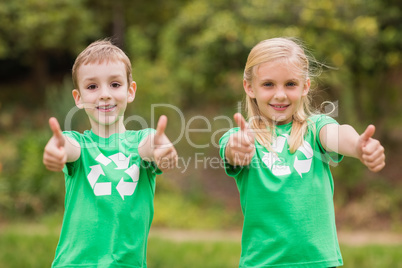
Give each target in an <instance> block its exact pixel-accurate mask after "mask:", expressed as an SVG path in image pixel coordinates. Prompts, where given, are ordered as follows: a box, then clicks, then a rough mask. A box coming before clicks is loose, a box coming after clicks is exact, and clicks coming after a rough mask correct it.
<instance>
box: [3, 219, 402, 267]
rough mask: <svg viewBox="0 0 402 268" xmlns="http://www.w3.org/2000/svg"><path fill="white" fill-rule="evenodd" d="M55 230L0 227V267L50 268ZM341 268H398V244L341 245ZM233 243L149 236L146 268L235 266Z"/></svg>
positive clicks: (401, 262) (401, 263)
mask: <svg viewBox="0 0 402 268" xmlns="http://www.w3.org/2000/svg"><path fill="white" fill-rule="evenodd" d="M58 235H59V227H57V226H54V225H49V224H47V225H44V224H16V225H7V226H2V227H0V267H2V268H21V267H29V268H36V267H37V268H43V267H50V265H51V262H52V260H53V256H54V250H55V248H56V245H57V241H58ZM341 250H342V254H343V258H344V263H345V265H344V267H345V268H391V267H392V268H402V244H400V245H365V246H359V247H356V246H347V245H341ZM239 256H240V243H238V242H236V241H184V242H183V241H172V240H169V239H165V238H160V237H156V236H152V237H150V239H149V243H148V267H149V268H170V267H175V268H181V267H183V268H184V267H186V268H187V267H192V268H198V267H200V268H201V267H203V268H215V267H216V268H226V267H237V266H238V261H239Z"/></svg>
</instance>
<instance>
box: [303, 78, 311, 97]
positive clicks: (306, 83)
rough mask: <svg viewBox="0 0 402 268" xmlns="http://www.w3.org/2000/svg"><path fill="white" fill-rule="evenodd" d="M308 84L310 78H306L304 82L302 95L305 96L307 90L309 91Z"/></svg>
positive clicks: (309, 83) (309, 84)
mask: <svg viewBox="0 0 402 268" xmlns="http://www.w3.org/2000/svg"><path fill="white" fill-rule="evenodd" d="M310 86H311V81H310V78H307V79H306V82H305V83H304V87H303V92H302V96H303V97H304V96H307V94H308V92H309V91H310Z"/></svg>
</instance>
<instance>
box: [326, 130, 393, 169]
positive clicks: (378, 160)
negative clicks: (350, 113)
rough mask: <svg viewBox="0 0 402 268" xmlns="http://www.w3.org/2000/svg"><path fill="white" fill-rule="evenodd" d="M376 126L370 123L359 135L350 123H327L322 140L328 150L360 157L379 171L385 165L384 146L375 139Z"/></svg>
mask: <svg viewBox="0 0 402 268" xmlns="http://www.w3.org/2000/svg"><path fill="white" fill-rule="evenodd" d="M374 132H375V127H374V126H373V125H370V126H368V127H367V129H366V130H365V131H364V133H363V134H361V135H359V134H358V133H357V132H356V130H355V129H354V128H353V127H352V126H350V125H337V124H328V125H325V126H324V127H323V128H322V129H321V131H320V134H319V135H320V141H321V144H322V146H323V147H324V149H325V150H326V151H328V152H336V153H339V154H342V155H345V156H351V157H354V158H358V159H360V161H361V162H362V163H363V164H364V165H366V166H367V167H368V168H369V169H370V170H371V171H373V172H378V171H380V170H381V169H382V168H383V167H384V166H385V155H384V147H383V146H382V145H381V143H380V142H379V141H378V140H376V139H373V138H372V136H373V135H374Z"/></svg>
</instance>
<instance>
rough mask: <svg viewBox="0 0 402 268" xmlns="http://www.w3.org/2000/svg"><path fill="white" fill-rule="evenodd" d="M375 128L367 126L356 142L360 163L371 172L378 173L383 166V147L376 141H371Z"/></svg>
mask: <svg viewBox="0 0 402 268" xmlns="http://www.w3.org/2000/svg"><path fill="white" fill-rule="evenodd" d="M374 132H375V127H374V126H373V125H369V126H368V127H367V128H366V130H365V131H364V133H363V134H362V135H360V137H359V140H358V142H357V153H358V155H359V159H360V161H361V162H362V163H363V164H364V165H366V166H367V167H368V169H369V170H371V171H373V172H378V171H380V170H381V169H383V168H384V166H385V154H384V147H383V146H382V145H381V144H380V142H379V141H378V140H376V139H373V138H372V136H373V135H374Z"/></svg>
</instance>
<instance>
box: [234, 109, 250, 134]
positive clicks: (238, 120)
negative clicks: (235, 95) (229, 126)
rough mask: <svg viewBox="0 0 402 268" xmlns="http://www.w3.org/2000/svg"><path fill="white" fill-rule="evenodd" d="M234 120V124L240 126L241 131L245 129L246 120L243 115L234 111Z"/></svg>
mask: <svg viewBox="0 0 402 268" xmlns="http://www.w3.org/2000/svg"><path fill="white" fill-rule="evenodd" d="M233 118H234V120H235V121H236V124H237V125H238V126H239V127H240V130H241V131H246V130H247V128H248V127H247V122H246V120H245V119H244V117H243V116H242V115H241V114H240V113H235V115H234V116H233Z"/></svg>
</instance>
